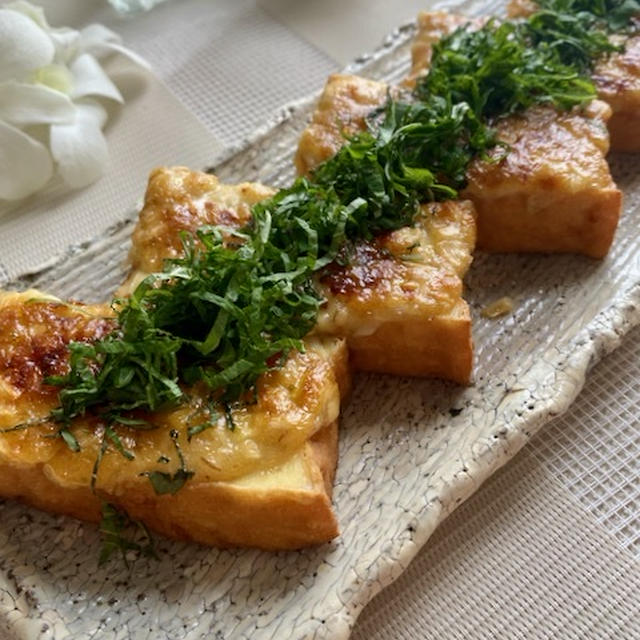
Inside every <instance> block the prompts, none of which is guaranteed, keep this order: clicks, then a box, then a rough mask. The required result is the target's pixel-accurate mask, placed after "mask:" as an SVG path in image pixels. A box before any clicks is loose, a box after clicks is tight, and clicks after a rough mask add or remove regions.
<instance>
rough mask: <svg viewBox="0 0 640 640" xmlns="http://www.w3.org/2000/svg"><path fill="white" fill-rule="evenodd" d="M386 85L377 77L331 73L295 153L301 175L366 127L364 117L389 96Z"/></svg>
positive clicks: (335, 151) (331, 154)
mask: <svg viewBox="0 0 640 640" xmlns="http://www.w3.org/2000/svg"><path fill="white" fill-rule="evenodd" d="M387 89H388V88H387V85H385V84H382V83H381V82H375V81H374V80H367V79H365V78H358V77H357V76H346V75H341V74H333V75H331V76H329V79H328V80H327V84H326V85H325V89H324V91H323V92H322V95H321V96H320V100H319V102H318V106H317V107H316V110H315V111H314V113H313V116H312V118H311V124H310V125H309V126H308V127H307V128H306V129H305V130H304V131H303V133H302V136H301V137H300V142H299V143H298V149H297V151H296V156H295V164H296V169H297V170H298V173H299V174H300V175H308V174H309V173H310V172H311V171H312V170H313V169H314V168H315V167H317V166H318V165H319V164H321V163H322V162H324V161H325V160H327V159H329V158H331V157H332V156H334V155H335V154H336V153H337V151H338V149H340V147H341V146H342V145H343V144H344V141H345V139H346V137H347V136H350V135H353V134H355V133H358V132H359V131H362V130H363V129H365V128H366V124H365V118H366V116H368V115H369V114H370V113H371V110H372V109H373V108H375V107H378V106H380V105H381V104H382V103H383V102H384V101H385V99H386V97H387Z"/></svg>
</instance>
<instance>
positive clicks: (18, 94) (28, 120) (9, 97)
mask: <svg viewBox="0 0 640 640" xmlns="http://www.w3.org/2000/svg"><path fill="white" fill-rule="evenodd" d="M74 114H75V108H74V106H73V103H72V102H71V100H69V98H68V97H67V96H66V95H64V93H61V92H60V91H54V90H53V89H49V87H45V86H43V85H38V84H25V83H22V82H14V81H9V82H2V83H0V119H2V120H5V121H6V122H9V123H10V124H15V125H24V124H43V123H44V124H54V123H56V124H58V123H63V122H70V121H72V120H73V118H74Z"/></svg>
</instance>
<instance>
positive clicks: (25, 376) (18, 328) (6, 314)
mask: <svg viewBox="0 0 640 640" xmlns="http://www.w3.org/2000/svg"><path fill="white" fill-rule="evenodd" d="M114 323H115V321H114V320H113V319H111V318H92V317H90V316H87V315H85V314H83V313H82V312H81V311H78V310H74V309H73V308H71V307H68V306H66V305H63V304H59V303H54V302H26V303H22V304H19V305H15V306H13V307H9V308H4V309H2V313H0V375H2V376H3V377H4V378H5V379H6V380H7V381H8V382H10V383H11V385H12V386H13V387H14V388H16V389H20V390H23V391H24V390H32V391H36V390H39V389H40V388H41V387H42V386H43V384H44V383H43V380H44V378H46V377H47V376H51V375H63V374H65V373H66V372H67V370H68V364H69V363H68V360H69V348H68V345H69V343H70V342H73V341H76V342H93V341H95V340H99V339H100V338H103V337H104V336H105V335H106V334H107V333H109V332H110V331H112V330H113V328H114Z"/></svg>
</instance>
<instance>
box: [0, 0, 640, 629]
mask: <svg viewBox="0 0 640 640" xmlns="http://www.w3.org/2000/svg"><path fill="white" fill-rule="evenodd" d="M482 4H484V5H485V6H484V10H485V11H486V12H489V11H491V10H492V9H493V8H494V6H487V4H486V3H481V2H475V3H473V2H462V3H458V5H456V8H457V9H459V10H462V11H465V12H466V13H468V14H469V15H472V14H473V13H479V11H478V6H479V5H482ZM413 32H414V27H413V26H408V27H403V28H401V29H400V30H398V31H396V32H395V33H394V34H392V36H390V37H389V39H388V40H387V42H386V43H385V46H384V47H383V48H382V49H381V50H380V51H378V52H377V53H376V54H374V55H372V56H365V57H363V58H362V59H360V60H359V61H357V62H356V63H354V64H353V65H351V67H350V69H349V70H350V71H354V72H358V73H361V74H362V75H367V76H369V77H373V78H378V79H382V80H386V81H388V82H394V81H397V80H399V79H400V78H402V77H403V76H404V75H405V74H406V71H407V69H408V49H409V44H408V43H409V40H410V38H411V35H412V34H413ZM312 107H313V98H310V99H308V100H305V101H303V102H301V103H299V104H296V105H295V106H293V107H289V108H286V109H285V110H284V111H283V112H282V113H281V114H279V115H278V116H277V117H276V118H274V121H273V122H272V123H271V124H270V125H269V127H267V128H266V129H265V130H263V131H261V132H260V133H259V134H257V135H256V136H255V137H254V138H253V139H252V140H251V141H250V143H249V144H248V146H246V147H245V148H243V149H242V150H240V151H239V152H238V153H236V154H235V155H233V156H232V157H230V158H227V159H226V160H224V161H219V162H216V163H215V170H216V172H217V173H218V174H219V175H220V177H222V178H224V179H227V180H229V181H240V180H262V181H264V182H266V183H269V184H274V185H283V184H286V183H288V182H289V181H290V180H291V178H292V175H293V170H292V166H291V158H292V153H293V150H294V149H295V146H296V142H297V138H298V136H299V133H300V131H301V130H302V128H303V127H304V124H305V122H306V119H307V118H308V116H309V114H310V112H311V110H312ZM611 160H612V169H613V172H614V175H615V177H616V179H617V181H618V183H619V185H620V186H621V188H622V189H623V190H624V192H625V194H626V200H625V213H624V216H623V218H622V221H621V225H620V228H619V231H618V234H617V238H616V241H615V244H614V246H613V249H612V251H611V253H610V255H609V256H608V257H607V258H606V259H605V260H603V261H601V262H597V261H592V260H589V259H586V258H581V257H576V256H488V255H483V254H478V255H477V256H476V259H475V262H474V264H473V266H472V268H471V271H470V273H469V275H468V277H467V280H466V285H467V291H466V298H467V300H468V301H469V303H470V304H471V307H472V312H473V315H474V340H475V344H476V364H475V381H474V384H473V385H472V386H470V387H469V388H466V389H465V388H460V387H456V386H454V385H451V384H447V383H443V382H439V381H424V380H409V379H399V378H393V377H390V376H376V375H360V376H358V377H357V378H356V380H355V389H354V394H353V398H352V400H351V402H350V404H349V406H348V407H347V409H346V411H345V412H344V415H343V418H342V423H341V440H340V462H339V467H338V474H337V479H336V487H335V493H334V499H335V506H336V511H337V513H338V518H339V520H340V523H341V529H342V535H341V536H340V538H339V539H338V540H336V541H335V542H333V543H331V544H327V545H324V546H322V547H319V548H317V549H313V550H308V551H304V552H287V553H275V554H273V553H263V552H259V551H242V550H241V551H217V550H212V549H206V548H202V547H198V546H196V545H188V544H178V543H173V542H169V541H165V540H160V541H159V545H158V546H159V551H160V554H161V560H160V561H159V562H156V561H147V560H141V561H138V562H137V563H136V564H135V565H133V567H132V569H131V570H130V571H128V570H126V569H125V568H124V567H123V566H121V565H120V564H119V563H118V562H112V563H110V564H109V565H108V566H106V567H104V568H100V569H99V568H98V567H97V556H98V549H99V542H98V533H97V530H96V528H95V527H94V526H91V525H85V524H82V523H79V522H76V521H73V520H70V519H67V518H63V517H54V516H49V515H47V514H44V513H41V512H39V511H36V510H33V509H29V508H27V507H23V506H20V505H17V504H14V503H2V502H0V637H2V638H7V639H10V640H18V639H20V640H23V639H24V640H27V639H29V640H32V639H34V638H41V639H45V638H47V639H52V638H55V639H56V640H62V639H64V638H73V639H74V640H88V639H89V638H95V637H100V638H102V639H110V640H115V639H120V638H121V639H123V640H124V639H130V638H135V639H143V638H145V639H146V638H149V639H153V640H159V639H162V638H170V639H172V640H175V639H178V638H181V639H184V640H192V639H195V638H234V639H236V638H247V639H248V638H251V639H252V640H266V639H279V638H284V637H286V638H292V639H293V638H318V639H320V638H326V639H329V638H330V639H332V640H340V639H341V638H346V637H347V636H348V634H349V630H350V628H351V626H352V625H353V622H354V621H355V618H356V617H357V615H358V613H359V611H360V610H361V609H362V607H363V606H364V605H365V604H366V603H367V602H368V601H369V600H370V599H371V598H372V597H373V595H375V593H377V592H378V591H379V590H380V589H381V588H382V587H384V586H385V585H387V584H389V583H390V582H392V581H393V580H394V579H395V578H397V577H398V576H399V575H400V573H401V572H402V571H403V570H404V568H405V567H406V566H407V564H408V563H409V562H410V560H411V558H412V557H413V556H414V555H415V554H416V553H417V551H418V550H419V549H420V547H421V546H422V545H423V544H424V543H425V542H426V540H427V539H428V537H429V536H430V535H431V533H432V532H433V530H434V528H435V527H436V526H437V524H438V523H439V522H440V521H441V520H442V519H443V518H444V517H445V516H446V515H447V514H448V513H450V512H451V511H452V510H453V509H454V508H455V507H456V505H458V504H459V503H460V502H462V501H463V500H464V499H466V498H467V497H468V496H470V495H471V494H472V493H473V492H474V491H475V490H476V489H477V488H478V487H479V486H480V484H481V483H482V482H483V480H485V479H486V478H487V477H488V476H489V475H491V474H492V473H493V472H494V471H496V470H497V469H498V468H499V467H500V466H502V465H503V464H504V463H505V462H507V461H508V460H509V459H510V458H511V457H513V456H514V455H515V453H516V452H517V451H518V450H519V449H520V448H521V447H522V446H523V445H524V444H525V443H526V441H527V440H528V439H529V438H530V437H531V435H533V434H534V433H535V432H536V431H537V430H539V429H540V428H541V427H542V425H544V423H545V422H546V421H548V420H549V419H550V418H551V417H553V416H555V415H557V414H558V413H561V412H562V411H564V410H565V409H566V408H567V407H568V405H569V404H570V403H571V401H572V400H573V399H574V398H575V396H576V394H577V393H578V391H579V390H580V388H581V387H582V384H583V382H584V378H585V374H586V372H587V370H588V368H589V367H590V365H591V364H593V362H594V361H595V360H597V359H598V358H599V357H600V356H602V355H603V354H604V353H606V352H608V351H609V350H611V349H613V348H614V347H615V346H616V345H617V344H618V343H619V341H620V339H621V336H622V335H623V334H624V333H625V332H626V331H628V329H629V328H631V326H633V325H634V324H636V323H638V322H639V321H640V312H639V311H638V303H639V302H640V260H639V258H638V251H637V247H638V244H639V240H640V226H639V225H638V221H637V216H638V214H639V208H638V204H639V203H638V196H639V194H640V181H639V180H638V178H637V176H638V175H640V173H639V171H638V169H639V168H640V167H639V163H638V161H637V160H636V158H635V157H631V156H627V157H613V158H612V159H611ZM134 217H135V214H132V215H131V217H130V219H129V220H128V221H127V222H124V223H122V224H120V225H118V226H117V227H114V228H111V229H109V230H108V231H107V232H106V233H105V234H103V236H102V238H101V239H100V240H96V241H94V242H90V243H88V244H85V245H83V246H81V247H73V248H71V249H70V250H69V251H68V253H67V254H66V255H65V256H63V257H61V258H60V259H58V260H56V261H55V262H54V263H53V264H50V265H48V266H47V267H46V268H44V269H41V270H39V271H37V272H36V273H31V274H25V275H24V276H23V277H21V278H19V279H18V280H17V281H15V282H13V283H11V284H12V286H15V287H17V288H24V287H27V286H37V287H39V288H42V289H44V290H47V291H50V292H52V293H56V294H58V295H61V296H70V297H76V298H81V299H87V300H90V299H100V298H102V297H104V295H103V292H104V291H105V290H107V289H113V288H114V287H115V286H116V284H117V283H118V282H119V281H120V280H121V279H122V276H123V273H124V268H123V261H124V257H125V255H126V252H127V249H128V237H129V234H130V232H131V228H132V222H131V221H132V220H133V219H134ZM504 295H509V296H511V297H512V298H514V299H515V301H516V308H515V311H514V313H512V314H511V315H509V316H506V317H504V318H502V319H498V320H486V319H483V318H481V317H480V314H479V310H480V309H482V308H483V307H484V306H485V305H486V304H487V303H488V302H491V301H493V300H495V299H497V298H499V297H502V296H504Z"/></svg>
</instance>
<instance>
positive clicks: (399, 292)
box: [120, 92, 475, 383]
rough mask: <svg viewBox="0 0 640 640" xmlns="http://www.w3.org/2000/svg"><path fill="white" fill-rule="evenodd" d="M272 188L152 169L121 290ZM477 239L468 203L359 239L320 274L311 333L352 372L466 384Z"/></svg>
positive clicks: (241, 220)
mask: <svg viewBox="0 0 640 640" xmlns="http://www.w3.org/2000/svg"><path fill="white" fill-rule="evenodd" d="M382 95H384V92H383V94H382ZM382 95H379V96H378V97H377V98H378V99H382ZM354 99H355V100H360V99H361V98H358V97H356V98H354ZM363 103H364V101H363ZM327 126H328V127H331V126H332V124H331V123H328V124H327ZM359 126H362V124H360V125H359ZM339 136H340V132H339V131H338V130H336V131H335V132H334V134H333V137H331V136H327V137H326V139H327V140H328V141H329V142H330V143H331V144H333V142H334V141H335V140H336V139H339ZM310 152H312V153H316V152H317V153H316V155H315V156H314V157H317V156H318V155H324V154H329V155H330V154H332V153H333V150H332V148H329V147H327V148H326V149H323V150H318V149H316V150H315V151H313V150H310ZM305 161H310V158H307V160H305ZM272 193H273V191H272V190H270V189H268V188H267V187H264V186H262V185H257V184H252V183H244V184H240V185H222V184H220V182H219V181H218V179H217V178H216V177H215V176H212V175H207V174H202V173H198V172H193V171H190V170H189V169H186V168H184V167H174V168H169V169H157V170H156V171H154V172H153V173H152V174H151V177H150V179H149V186H148V189H147V195H146V198H145V204H144V207H143V209H142V211H141V213H140V218H139V222H138V224H137V226H136V229H135V231H134V233H133V246H132V249H131V254H130V261H131V264H132V269H133V270H132V274H131V276H130V277H129V279H128V281H127V284H126V285H125V286H124V287H123V289H122V290H121V291H120V293H121V294H126V293H128V292H130V291H131V288H132V287H133V286H135V284H136V283H137V282H139V281H140V280H141V279H142V278H143V277H144V275H146V274H147V273H149V272H150V271H153V270H157V269H158V268H160V267H161V263H162V258H163V257H168V256H175V255H177V252H179V251H180V249H179V248H178V247H179V246H180V240H179V233H178V231H179V230H182V229H190V230H195V229H196V228H197V227H198V226H200V225H201V224H205V223H207V224H221V223H224V224H226V225H227V226H242V225H243V224H246V222H247V221H248V219H249V218H248V216H249V215H250V205H251V204H254V203H255V202H256V201H258V200H259V199H261V198H265V197H267V196H269V195H271V194H272ZM474 243H475V220H474V211H473V207H472V205H471V204H470V203H469V202H450V203H445V204H433V205H427V206H425V207H423V208H422V213H421V215H420V216H419V217H418V219H417V220H416V222H415V225H414V226H413V227H407V228H404V229H399V230H397V231H394V232H393V233H389V234H385V235H383V236H380V237H379V238H377V239H376V240H375V242H373V243H364V242H360V243H358V244H357V245H356V249H355V252H354V255H349V256H348V258H349V259H348V262H349V266H348V267H340V266H338V264H336V263H334V264H332V265H330V266H329V268H328V269H326V271H325V272H324V273H322V274H320V276H319V279H318V286H319V287H320V288H321V289H322V291H323V292H324V294H325V298H326V300H327V302H326V303H325V305H324V306H323V308H322V309H321V312H320V315H319V318H318V324H317V327H316V330H315V333H316V334H318V335H332V336H338V337H343V338H346V340H347V344H348V346H349V351H350V356H351V362H352V365H353V366H354V367H355V368H356V369H361V370H366V371H380V372H384V373H393V374H398V375H416V376H437V377H442V378H447V379H450V380H454V381H456V382H460V383H466V382H468V381H469V377H470V374H471V367H472V343H471V321H470V315H469V309H468V307H467V305H466V303H465V302H464V301H463V300H462V297H461V295H462V277H463V275H464V273H465V272H466V270H467V269H468V267H469V264H470V262H471V252H472V250H473V246H474Z"/></svg>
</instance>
